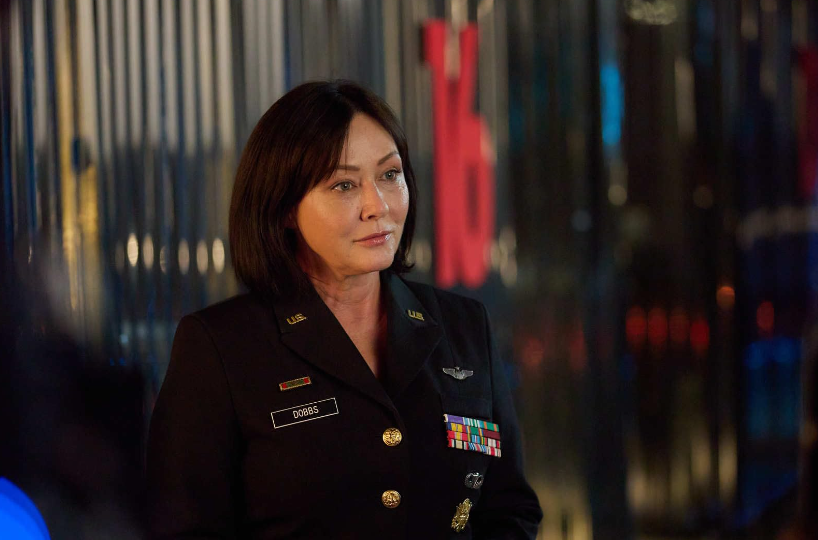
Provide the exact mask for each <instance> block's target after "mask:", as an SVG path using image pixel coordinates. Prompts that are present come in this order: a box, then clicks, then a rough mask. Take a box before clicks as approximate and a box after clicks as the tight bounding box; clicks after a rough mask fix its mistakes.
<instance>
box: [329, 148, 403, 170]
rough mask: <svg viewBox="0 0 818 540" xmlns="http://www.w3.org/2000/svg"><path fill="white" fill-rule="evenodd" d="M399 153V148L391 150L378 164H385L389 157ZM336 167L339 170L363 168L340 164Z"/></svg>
mask: <svg viewBox="0 0 818 540" xmlns="http://www.w3.org/2000/svg"><path fill="white" fill-rule="evenodd" d="M397 154H398V151H397V150H392V151H391V152H389V153H388V154H386V155H385V156H383V157H382V158H381V159H379V160H378V165H383V164H384V162H385V161H386V160H387V159H389V158H391V157H392V156H394V155H397ZM335 169H336V170H339V171H360V170H361V168H360V167H357V166H355V165H338V166H337V167H335Z"/></svg>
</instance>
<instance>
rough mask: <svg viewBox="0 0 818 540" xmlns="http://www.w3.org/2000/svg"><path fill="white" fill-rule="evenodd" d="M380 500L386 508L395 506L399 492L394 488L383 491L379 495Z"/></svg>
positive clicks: (398, 502)
mask: <svg viewBox="0 0 818 540" xmlns="http://www.w3.org/2000/svg"><path fill="white" fill-rule="evenodd" d="M381 502H382V503H383V505H384V506H385V507H387V508H397V507H398V505H399V504H400V493H398V492H397V491H395V490H394V489H390V490H388V491H384V492H383V495H381Z"/></svg>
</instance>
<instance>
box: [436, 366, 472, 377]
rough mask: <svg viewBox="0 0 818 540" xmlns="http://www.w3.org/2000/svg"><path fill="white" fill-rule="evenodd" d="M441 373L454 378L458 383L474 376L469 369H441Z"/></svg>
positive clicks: (456, 367)
mask: <svg viewBox="0 0 818 540" xmlns="http://www.w3.org/2000/svg"><path fill="white" fill-rule="evenodd" d="M443 373H445V374H446V375H450V376H452V377H454V378H455V379H457V380H458V381H462V380H463V379H467V378H469V377H471V376H472V375H474V371H472V370H470V369H460V367H458V366H454V367H453V368H450V367H445V368H443Z"/></svg>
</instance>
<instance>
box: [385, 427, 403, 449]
mask: <svg viewBox="0 0 818 540" xmlns="http://www.w3.org/2000/svg"><path fill="white" fill-rule="evenodd" d="M402 440H403V434H402V433H401V432H400V430H399V429H398V428H393V427H391V428H386V431H384V432H383V443H384V444H385V445H386V446H397V445H399V444H400V442H401V441H402Z"/></svg>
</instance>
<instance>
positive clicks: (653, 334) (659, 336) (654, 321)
mask: <svg viewBox="0 0 818 540" xmlns="http://www.w3.org/2000/svg"><path fill="white" fill-rule="evenodd" d="M667 333H668V329H667V313H665V310H664V309H662V308H658V307H657V308H653V309H651V310H650V313H648V341H649V342H650V344H651V345H653V346H654V347H664V346H665V344H666V343H667Z"/></svg>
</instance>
